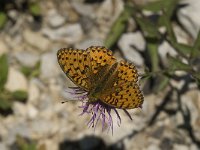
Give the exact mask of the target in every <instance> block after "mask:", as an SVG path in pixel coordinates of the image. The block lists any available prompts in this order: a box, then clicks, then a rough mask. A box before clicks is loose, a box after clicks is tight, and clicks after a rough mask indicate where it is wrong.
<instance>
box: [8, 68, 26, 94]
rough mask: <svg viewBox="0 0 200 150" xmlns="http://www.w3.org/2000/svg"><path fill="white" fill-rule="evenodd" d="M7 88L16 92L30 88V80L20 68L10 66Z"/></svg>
mask: <svg viewBox="0 0 200 150" xmlns="http://www.w3.org/2000/svg"><path fill="white" fill-rule="evenodd" d="M5 88H6V89H7V90H8V91H11V92H14V91H17V90H23V91H27V90H28V82H27V79H26V77H25V76H24V75H23V74H22V73H21V72H20V71H18V70H16V69H15V68H13V67H9V70H8V79H7V82H6V84H5Z"/></svg>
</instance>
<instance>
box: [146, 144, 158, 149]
mask: <svg viewBox="0 0 200 150" xmlns="http://www.w3.org/2000/svg"><path fill="white" fill-rule="evenodd" d="M146 150H160V148H159V146H158V145H154V144H151V145H149V146H148V147H147V148H146Z"/></svg>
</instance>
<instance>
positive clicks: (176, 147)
mask: <svg viewBox="0 0 200 150" xmlns="http://www.w3.org/2000/svg"><path fill="white" fill-rule="evenodd" d="M173 147H174V150H189V147H188V146H186V145H180V144H174V146H173Z"/></svg>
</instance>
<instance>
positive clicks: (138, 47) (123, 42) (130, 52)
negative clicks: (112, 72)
mask: <svg viewBox="0 0 200 150" xmlns="http://www.w3.org/2000/svg"><path fill="white" fill-rule="evenodd" d="M118 46H119V48H120V49H121V50H122V52H123V54H124V56H125V58H126V59H128V60H130V61H132V62H134V63H135V64H136V65H138V66H143V64H144V60H143V58H142V56H141V54H140V53H139V52H138V51H144V50H145V41H144V38H143V36H142V34H141V33H140V32H136V33H125V34H123V35H122V36H121V38H120V39H119V42H118Z"/></svg>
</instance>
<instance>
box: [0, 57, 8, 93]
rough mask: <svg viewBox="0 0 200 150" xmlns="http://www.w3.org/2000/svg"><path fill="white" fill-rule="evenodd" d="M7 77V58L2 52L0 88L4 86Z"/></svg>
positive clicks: (0, 58)
mask: <svg viewBox="0 0 200 150" xmlns="http://www.w3.org/2000/svg"><path fill="white" fill-rule="evenodd" d="M7 77H8V60H7V55H6V54H3V55H2V56H1V57H0V90H2V89H3V88H4V85H5V83H6V81H7Z"/></svg>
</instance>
